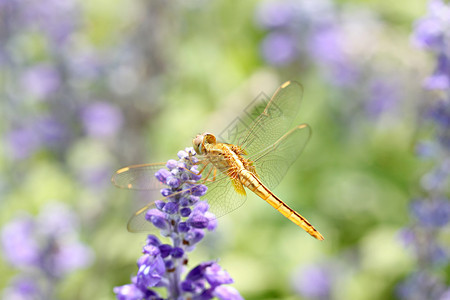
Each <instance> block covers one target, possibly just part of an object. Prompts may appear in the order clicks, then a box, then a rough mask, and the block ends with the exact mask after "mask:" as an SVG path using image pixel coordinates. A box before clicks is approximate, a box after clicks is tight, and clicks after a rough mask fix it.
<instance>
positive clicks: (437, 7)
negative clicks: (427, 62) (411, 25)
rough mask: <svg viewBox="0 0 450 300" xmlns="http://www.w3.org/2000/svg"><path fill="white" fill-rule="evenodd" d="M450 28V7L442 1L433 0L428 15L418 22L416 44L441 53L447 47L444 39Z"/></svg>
mask: <svg viewBox="0 0 450 300" xmlns="http://www.w3.org/2000/svg"><path fill="white" fill-rule="evenodd" d="M449 27H450V6H449V5H448V4H445V3H444V2H443V1H441V0H432V1H430V2H429V5H428V14H427V15H426V16H425V17H424V18H422V19H420V20H419V21H418V22H416V25H415V30H414V41H415V43H416V44H417V45H418V46H420V47H423V48H427V49H430V50H435V51H439V50H440V49H441V48H442V47H444V46H445V42H444V37H445V34H446V33H448V29H449Z"/></svg>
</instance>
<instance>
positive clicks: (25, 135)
mask: <svg viewBox="0 0 450 300" xmlns="http://www.w3.org/2000/svg"><path fill="white" fill-rule="evenodd" d="M5 139H6V146H7V151H8V154H9V156H10V157H12V158H14V159H25V158H27V157H29V156H31V155H32V154H33V153H34V152H35V151H37V150H38V149H39V146H40V143H39V140H38V138H37V136H36V133H35V132H34V130H33V128H31V127H22V128H17V129H13V130H11V131H10V132H8V133H7V134H6V138H5Z"/></svg>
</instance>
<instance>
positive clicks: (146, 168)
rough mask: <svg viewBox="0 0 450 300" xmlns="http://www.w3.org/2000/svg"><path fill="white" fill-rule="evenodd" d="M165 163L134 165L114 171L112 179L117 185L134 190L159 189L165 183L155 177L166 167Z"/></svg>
mask: <svg viewBox="0 0 450 300" xmlns="http://www.w3.org/2000/svg"><path fill="white" fill-rule="evenodd" d="M165 166H166V164H165V163H155V164H141V165H132V166H128V167H125V168H122V169H120V170H117V171H116V173H114V175H113V177H112V178H111V181H112V182H113V183H114V185H115V186H117V187H119V188H124V189H134V190H157V189H161V188H163V184H162V183H161V182H159V181H158V179H156V177H155V173H156V172H157V171H158V170H160V169H162V168H165Z"/></svg>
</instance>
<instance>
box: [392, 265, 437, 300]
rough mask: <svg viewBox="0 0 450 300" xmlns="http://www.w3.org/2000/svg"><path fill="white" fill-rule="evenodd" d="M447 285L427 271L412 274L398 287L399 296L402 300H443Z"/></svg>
mask: <svg viewBox="0 0 450 300" xmlns="http://www.w3.org/2000/svg"><path fill="white" fill-rule="evenodd" d="M444 292H445V284H444V283H443V282H442V281H441V280H440V279H439V278H438V277H436V276H435V275H433V274H430V273H427V272H425V271H421V272H417V273H414V274H412V275H411V276H410V277H409V278H408V279H407V280H406V281H404V282H402V283H401V284H400V285H399V286H398V287H397V296H398V297H399V298H400V299H402V300H420V299H437V300H443V299H445V298H443V294H444Z"/></svg>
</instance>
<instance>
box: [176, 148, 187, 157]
mask: <svg viewBox="0 0 450 300" xmlns="http://www.w3.org/2000/svg"><path fill="white" fill-rule="evenodd" d="M177 155H178V157H179V158H180V159H183V158H188V157H189V154H187V152H186V151H183V150H180V151H178V153H177Z"/></svg>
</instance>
